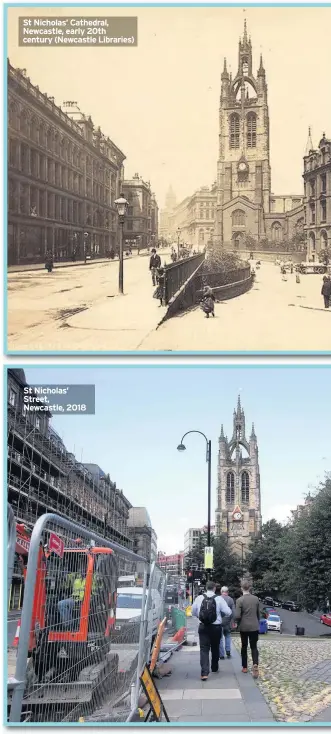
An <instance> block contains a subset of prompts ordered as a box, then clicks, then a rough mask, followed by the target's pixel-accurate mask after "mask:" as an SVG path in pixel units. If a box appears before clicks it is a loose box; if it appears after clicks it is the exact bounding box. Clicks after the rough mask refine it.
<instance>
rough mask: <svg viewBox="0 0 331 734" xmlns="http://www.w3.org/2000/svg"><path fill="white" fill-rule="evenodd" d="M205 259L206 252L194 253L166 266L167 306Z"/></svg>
mask: <svg viewBox="0 0 331 734" xmlns="http://www.w3.org/2000/svg"><path fill="white" fill-rule="evenodd" d="M204 259H205V253H201V254H199V255H193V257H187V258H185V259H183V260H177V261H176V262H175V263H172V264H171V265H166V266H165V278H164V293H163V302H164V305H165V306H167V305H168V304H169V302H170V301H171V299H172V298H173V297H174V296H175V295H176V293H178V291H179V290H180V289H181V287H182V286H183V285H184V284H185V283H186V282H187V281H188V280H189V278H190V277H191V276H192V275H193V274H194V273H195V272H196V271H197V270H198V269H199V268H200V266H201V265H202V263H203V262H204Z"/></svg>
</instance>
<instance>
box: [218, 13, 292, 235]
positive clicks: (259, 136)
mask: <svg viewBox="0 0 331 734" xmlns="http://www.w3.org/2000/svg"><path fill="white" fill-rule="evenodd" d="M221 82H222V83H221V98H220V114H219V158H218V165H217V205H216V222H215V232H214V237H215V240H216V241H217V242H219V243H222V244H223V245H225V246H229V247H231V249H234V248H237V249H238V248H240V247H241V246H243V241H244V236H245V235H247V234H250V235H252V236H253V237H254V238H255V239H256V240H257V241H259V240H263V239H265V238H267V239H268V240H269V241H274V242H279V241H282V240H288V239H291V238H292V237H293V236H294V235H295V234H296V233H298V232H300V233H301V232H303V227H304V206H303V193H302V194H299V195H297V196H291V195H287V194H282V195H280V196H275V195H274V194H273V193H272V189H271V166H270V135H269V107H268V87H267V82H266V72H265V70H264V67H263V61H262V55H261V56H260V65H259V69H258V71H257V73H256V75H254V73H253V53H252V43H251V39H250V38H248V35H247V28H246V21H245V27H244V35H243V38H242V39H240V40H239V49H238V71H237V74H236V76H235V77H234V79H232V75H231V73H229V72H228V70H227V64H226V59H224V69H223V72H222V74H221Z"/></svg>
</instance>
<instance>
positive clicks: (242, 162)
mask: <svg viewBox="0 0 331 734" xmlns="http://www.w3.org/2000/svg"><path fill="white" fill-rule="evenodd" d="M238 170H239V171H240V173H245V171H247V166H246V163H244V161H241V163H239V166H238Z"/></svg>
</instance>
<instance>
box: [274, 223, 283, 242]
mask: <svg viewBox="0 0 331 734" xmlns="http://www.w3.org/2000/svg"><path fill="white" fill-rule="evenodd" d="M271 234H272V239H273V241H274V242H280V241H281V240H282V239H283V230H282V225H281V224H280V223H279V222H274V223H273V225H272V227H271Z"/></svg>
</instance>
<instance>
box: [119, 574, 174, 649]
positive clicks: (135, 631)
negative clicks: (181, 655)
mask: <svg viewBox="0 0 331 734" xmlns="http://www.w3.org/2000/svg"><path fill="white" fill-rule="evenodd" d="M142 602H143V588H142V587H141V586H123V587H119V588H118V589H117V603H116V620H115V639H116V638H118V641H122V642H123V643H125V642H136V641H137V639H139V632H140V620H141V618H142V611H143V610H142ZM162 607H163V604H162V599H161V596H160V594H159V592H158V591H156V589H153V590H152V605H151V608H150V609H149V613H148V621H149V622H151V623H152V639H154V637H155V635H156V633H157V629H158V626H159V624H160V622H161V621H162V614H163V608H162Z"/></svg>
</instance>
